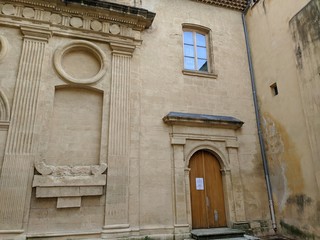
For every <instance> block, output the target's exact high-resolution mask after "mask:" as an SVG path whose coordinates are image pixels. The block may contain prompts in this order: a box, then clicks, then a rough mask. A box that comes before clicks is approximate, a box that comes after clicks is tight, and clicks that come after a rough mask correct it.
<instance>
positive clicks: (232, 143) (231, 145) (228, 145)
mask: <svg viewBox="0 0 320 240" xmlns="http://www.w3.org/2000/svg"><path fill="white" fill-rule="evenodd" d="M226 148H239V143H238V141H237V140H227V141H226Z"/></svg>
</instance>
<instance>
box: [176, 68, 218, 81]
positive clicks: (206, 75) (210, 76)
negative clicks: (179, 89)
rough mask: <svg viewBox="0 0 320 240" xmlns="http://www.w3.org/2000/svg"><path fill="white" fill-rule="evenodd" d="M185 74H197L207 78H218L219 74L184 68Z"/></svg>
mask: <svg viewBox="0 0 320 240" xmlns="http://www.w3.org/2000/svg"><path fill="white" fill-rule="evenodd" d="M182 73H183V74H184V75H189V76H196V77H205V78H213V79H216V78H217V77H218V75H217V74H216V73H208V72H200V71H192V70H182Z"/></svg>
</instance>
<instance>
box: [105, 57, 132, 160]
mask: <svg viewBox="0 0 320 240" xmlns="http://www.w3.org/2000/svg"><path fill="white" fill-rule="evenodd" d="M129 65H130V57H128V56H120V55H114V56H113V64H112V69H113V72H112V87H111V107H110V134H109V155H113V156H123V155H126V154H127V153H128V137H129V117H130V112H129V90H130V81H129V79H130V76H129V75H130V66H129Z"/></svg>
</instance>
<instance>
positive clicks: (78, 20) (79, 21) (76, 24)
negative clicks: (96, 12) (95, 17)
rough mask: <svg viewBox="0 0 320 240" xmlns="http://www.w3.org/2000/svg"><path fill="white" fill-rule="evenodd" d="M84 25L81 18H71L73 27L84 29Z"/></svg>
mask: <svg viewBox="0 0 320 240" xmlns="http://www.w3.org/2000/svg"><path fill="white" fill-rule="evenodd" d="M82 24H83V22H82V19H81V18H78V17H73V18H71V20H70V25H71V26H72V27H75V28H80V27H82Z"/></svg>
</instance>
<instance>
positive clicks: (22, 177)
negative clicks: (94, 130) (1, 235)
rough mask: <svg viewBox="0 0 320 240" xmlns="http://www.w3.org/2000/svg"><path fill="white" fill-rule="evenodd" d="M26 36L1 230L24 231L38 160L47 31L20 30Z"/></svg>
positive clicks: (2, 188) (0, 206) (1, 182)
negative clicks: (38, 120)
mask: <svg viewBox="0 0 320 240" xmlns="http://www.w3.org/2000/svg"><path fill="white" fill-rule="evenodd" d="M21 30H22V33H23V35H24V39H23V46H22V53H21V58H20V65H19V71H18V76H17V81H16V88H15V93H14V100H13V107H12V115H11V122H10V127H9V131H8V139H7V143H6V148H5V156H4V162H3V167H2V172H1V179H0V229H5V230H12V229H23V218H24V214H25V207H26V206H25V205H26V203H27V202H29V199H27V196H28V191H31V188H30V189H29V187H30V186H29V185H30V183H29V182H30V181H29V176H30V173H31V172H32V164H33V161H34V159H35V153H34V151H33V147H34V145H35V143H34V124H35V117H36V111H37V101H38V93H39V85H40V80H41V71H42V63H43V58H44V52H45V46H46V43H47V41H48V39H49V37H50V36H51V34H50V32H49V31H47V30H45V29H39V28H37V29H32V28H23V27H22V28H21Z"/></svg>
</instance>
